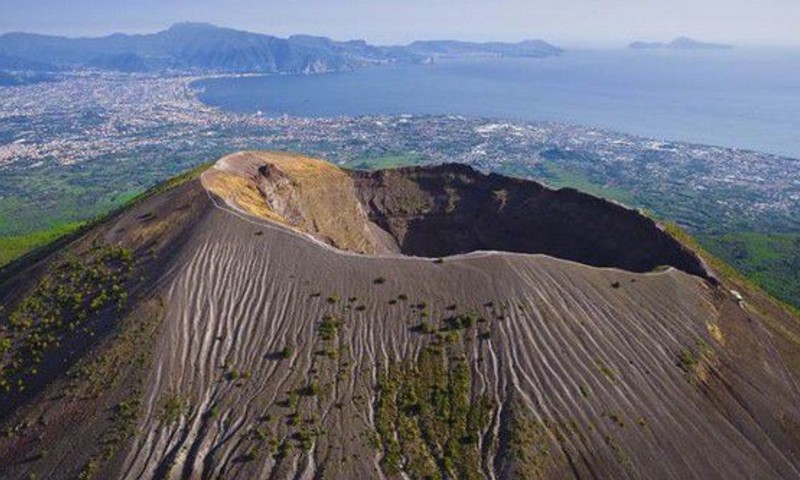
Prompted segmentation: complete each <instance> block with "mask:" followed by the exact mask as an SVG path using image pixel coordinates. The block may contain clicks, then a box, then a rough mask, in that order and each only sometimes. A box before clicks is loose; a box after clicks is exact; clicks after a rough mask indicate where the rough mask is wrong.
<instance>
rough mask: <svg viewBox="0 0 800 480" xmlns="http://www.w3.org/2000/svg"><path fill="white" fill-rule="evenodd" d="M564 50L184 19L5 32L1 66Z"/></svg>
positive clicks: (256, 67) (333, 63)
mask: <svg viewBox="0 0 800 480" xmlns="http://www.w3.org/2000/svg"><path fill="white" fill-rule="evenodd" d="M560 53H561V49H559V48H557V47H554V46H552V45H550V44H548V43H546V42H543V41H541V40H527V41H523V42H519V43H498V42H492V43H472V42H457V41H425V42H414V43H412V44H410V45H407V46H376V45H370V44H368V43H366V42H365V41H363V40H353V41H345V42H339V41H334V40H331V39H329V38H325V37H317V36H309V35H292V36H290V37H288V38H278V37H274V36H270V35H265V34H260V33H250V32H245V31H240V30H234V29H230V28H221V27H216V26H214V25H209V24H203V23H179V24H175V25H173V26H172V27H170V28H169V29H167V30H164V31H161V32H157V33H152V34H142V35H126V34H119V33H115V34H112V35H109V36H105V37H97V38H66V37H57V36H48V35H38V34H31V33H7V34H4V35H1V36H0V69H2V70H15V69H16V70H35V71H50V70H57V69H75V68H96V69H101V70H113V71H123V72H148V71H164V70H177V71H187V70H188V71H202V72H234V73H321V72H334V71H346V70H352V69H355V68H359V67H364V66H368V65H380V64H387V63H425V62H428V61H430V60H431V59H432V58H434V57H442V56H448V57H453V56H456V57H458V56H466V55H469V56H474V55H482V56H511V57H546V56H551V55H558V54H560Z"/></svg>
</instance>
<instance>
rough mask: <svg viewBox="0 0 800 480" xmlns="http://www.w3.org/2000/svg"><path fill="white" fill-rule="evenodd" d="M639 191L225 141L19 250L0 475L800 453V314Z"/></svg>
mask: <svg viewBox="0 0 800 480" xmlns="http://www.w3.org/2000/svg"><path fill="white" fill-rule="evenodd" d="M715 265H717V264H716V263H714V262H709V261H708V259H707V258H705V257H704V256H703V254H702V252H700V251H698V250H695V248H694V247H693V246H692V244H691V242H690V241H688V240H687V239H686V238H683V237H681V236H680V235H678V234H676V233H675V232H672V231H670V230H668V229H667V228H665V226H663V225H659V224H657V223H656V222H655V221H653V220H652V219H650V218H648V217H646V216H644V215H641V214H640V213H639V212H637V211H635V210H631V209H628V208H626V207H624V206H621V205H618V204H615V203H611V202H607V201H605V200H602V199H600V198H596V197H592V196H590V195H587V194H584V193H581V192H578V191H576V190H572V189H561V190H553V189H550V188H547V187H545V186H543V185H541V184H538V183H536V182H533V181H529V180H523V179H517V178H510V177H505V176H501V175H497V174H490V175H485V174H483V173H480V172H478V171H476V170H473V169H472V168H470V167H468V166H464V165H458V164H444V165H437V166H424V167H407V168H399V169H388V170H377V171H357V170H347V169H342V168H339V167H337V166H335V165H333V164H330V163H327V162H325V161H322V160H316V159H311V158H307V157H303V156H301V155H295V154H287V153H268V152H240V153H236V154H231V155H228V156H226V157H223V158H222V159H220V160H218V161H217V162H215V163H214V164H213V165H205V166H204V167H201V168H199V169H196V170H195V171H192V172H188V173H186V174H184V175H182V176H180V177H177V178H175V179H173V180H171V181H169V182H167V183H166V184H163V185H160V186H159V187H156V188H154V189H153V190H151V191H150V192H148V193H146V194H144V195H143V196H142V197H140V198H138V199H136V200H134V201H133V202H132V203H130V204H129V205H127V206H126V207H124V208H122V209H121V210H119V211H117V212H114V213H112V214H110V215H109V216H108V217H106V218H104V219H100V220H98V221H97V222H96V223H95V224H93V225H91V226H89V227H87V228H85V229H84V230H82V231H81V232H79V233H77V234H75V235H73V236H72V237H67V238H62V239H61V240H59V241H57V242H56V243H54V244H51V245H49V246H48V247H46V248H44V249H42V250H39V251H37V252H34V253H32V254H29V255H27V256H25V257H23V258H21V259H19V260H17V261H15V262H13V263H12V264H9V265H8V266H7V267H5V268H3V269H2V270H0V305H1V306H2V307H0V429H2V431H3V432H4V435H2V436H0V477H2V478H8V479H25V478H48V479H62V478H64V479H74V478H80V479H90V478H119V479H150V478H158V479H162V478H171V479H179V478H180V479H199V478H231V479H251V478H305V479H311V478H319V479H323V478H342V479H345V478H381V479H387V480H389V479H391V480H393V479H398V480H399V479H406V478H414V479H417V478H431V479H454V478H458V479H481V478H487V479H499V480H505V479H509V480H510V479H528V478H530V479H567V478H642V479H710V478H725V479H738V478H742V479H745V478H759V479H772V478H776V479H777V478H798V477H800V429H799V428H798V426H799V425H800V405H798V401H797V400H798V380H800V347H799V346H798V343H799V342H800V341H799V340H798V338H800V327H799V326H798V325H799V324H798V320H797V318H796V317H794V316H792V314H791V313H790V312H788V311H786V310H784V309H782V308H781V307H780V306H779V305H778V304H776V303H775V302H774V301H773V300H771V299H770V298H769V297H767V296H765V295H764V294H763V293H760V292H759V291H758V290H757V289H752V288H750V287H748V286H747V285H746V284H744V283H741V282H740V281H739V280H737V279H736V277H735V276H729V275H728V274H726V273H725V272H724V271H723V270H720V269H718V268H716V267H715Z"/></svg>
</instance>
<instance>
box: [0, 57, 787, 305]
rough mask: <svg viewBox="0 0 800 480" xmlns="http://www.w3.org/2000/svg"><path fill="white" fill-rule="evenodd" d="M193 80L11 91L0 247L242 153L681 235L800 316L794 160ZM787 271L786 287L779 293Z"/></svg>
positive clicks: (102, 80) (0, 162)
mask: <svg viewBox="0 0 800 480" xmlns="http://www.w3.org/2000/svg"><path fill="white" fill-rule="evenodd" d="M193 80H195V78H192V77H185V76H165V75H145V74H141V75H137V74H116V73H101V72H95V71H85V72H79V73H74V74H65V75H62V76H61V77H60V78H59V79H58V80H56V81H45V82H39V83H35V84H31V85H23V86H13V87H0V105H2V107H0V237H6V238H12V239H22V238H28V237H29V236H31V235H33V236H34V238H36V239H37V241H38V240H41V238H43V237H40V236H37V235H40V233H41V232H43V231H48V230H54V231H60V230H59V229H66V228H70V227H71V226H74V225H75V224H77V223H78V222H82V221H85V220H87V219H90V218H92V217H95V216H97V215H100V214H102V213H104V212H106V211H108V210H109V209H111V208H113V207H115V206H118V205H120V204H122V203H124V202H125V201H126V200H128V199H130V198H132V197H133V196H135V195H136V194H138V193H140V192H141V191H143V190H144V189H146V188H148V187H150V186H152V185H154V184H155V183H157V182H159V181H161V180H164V179H166V178H168V177H170V176H172V175H174V174H176V173H179V172H180V171H183V170H185V169H187V168H190V167H192V166H196V165H198V164H201V163H203V162H207V161H210V160H213V159H215V158H217V157H219V156H221V155H222V154H224V153H227V152H230V151H234V150H241V149H274V150H292V151H299V152H302V153H305V154H309V155H313V156H319V157H322V158H326V159H328V160H331V161H333V162H336V163H339V164H341V165H345V166H349V167H355V168H374V167H385V166H394V165H407V164H421V163H440V162H460V163H466V164H469V165H472V166H474V167H476V168H479V169H481V170H484V171H497V172H502V173H507V174H514V175H519V176H525V177H532V178H536V179H539V180H542V181H544V182H545V183H548V184H550V185H552V186H556V187H563V186H571V187H575V188H579V189H581V190H585V191H588V192H590V193H594V194H597V195H601V196H604V197H607V198H610V199H614V200H617V201H621V202H623V203H625V204H628V205H630V206H634V207H637V208H640V209H642V210H644V211H647V212H649V213H650V214H652V215H655V216H657V217H660V218H664V219H670V220H674V221H676V222H678V223H679V224H680V225H682V226H683V227H685V228H687V229H688V230H689V231H691V232H692V233H694V234H695V235H697V236H698V237H699V238H700V239H701V241H703V242H704V244H705V245H706V246H707V247H709V248H710V249H711V250H712V251H714V252H716V253H718V254H719V255H721V256H723V257H724V258H725V259H726V260H728V261H730V262H732V263H734V264H736V265H737V266H738V267H740V268H741V269H743V270H744V271H745V272H746V273H747V274H749V275H751V276H752V278H754V279H755V280H756V281H759V282H760V283H761V284H762V285H764V286H766V287H767V288H770V289H771V291H773V292H774V293H776V294H777V295H779V296H780V297H781V298H783V299H785V300H789V301H792V302H793V303H796V304H800V279H798V273H797V272H798V271H800V235H798V232H800V161H798V160H796V159H791V158H784V157H779V156H774V155H769V154H763V153H757V152H752V151H746V150H736V149H729V148H719V147H712V146H703V145H694V144H686V143H678V142H670V141H661V140H654V139H647V138H641V137H636V136H631V135H625V134H620V133H614V132H609V131H603V130H599V129H595V128H586V127H578V126H571V125H564V124H555V123H546V122H540V123H520V122H506V121H501V120H495V119H482V118H465V117H458V116H391V117H388V116H387V117H383V116H369V117H356V118H352V117H342V118H324V119H322V118H295V117H289V116H271V115H269V113H270V112H266V113H265V114H262V115H250V114H238V113H227V112H224V111H221V110H218V109H215V108H211V107H208V106H206V105H204V104H203V103H201V102H200V101H199V100H198V99H197V98H196V92H195V90H194V89H193V87H192V82H193ZM35 243H36V241H34V242H27V241H19V242H17V243H15V244H14V245H16V247H15V248H18V249H20V251H23V250H24V248H26V247H27V246H28V245H29V244H35ZM22 244H24V245H23V246H19V245H22ZM7 251H8V252H13V251H14V249H12V248H9V249H8V250H7ZM765 252H766V253H765ZM8 256H11V254H10V253H9V254H7V257H8ZM756 257H758V258H756ZM8 259H9V258H4V259H0V260H5V261H7V260H8ZM776 271H780V272H783V273H782V274H781V278H782V280H781V281H780V282H778V281H775V282H774V283H775V285H771V282H772V280H771V279H773V277H774V276H773V273H774V272H776ZM762 277H765V278H766V277H769V279H768V280H764V279H763V278H762Z"/></svg>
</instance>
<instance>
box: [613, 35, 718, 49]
mask: <svg viewBox="0 0 800 480" xmlns="http://www.w3.org/2000/svg"><path fill="white" fill-rule="evenodd" d="M628 47H629V48H633V49H636V50H660V49H663V50H729V49H731V48H733V46H732V45H725V44H721V43H709V42H700V41H697V40H694V39H691V38H689V37H678V38H676V39H674V40H672V41H671V42H668V43H664V42H633V43H631V44H630V45H628Z"/></svg>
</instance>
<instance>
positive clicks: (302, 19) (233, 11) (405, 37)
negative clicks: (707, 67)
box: [0, 0, 800, 46]
mask: <svg viewBox="0 0 800 480" xmlns="http://www.w3.org/2000/svg"><path fill="white" fill-rule="evenodd" d="M1 3H2V6H0V32H10V31H28V32H37V33H48V34H58V35H66V36H97V35H104V34H108V33H112V32H123V33H145V32H153V31H158V30H161V29H164V28H167V27H168V26H169V25H171V24H173V23H175V22H182V21H199V22H209V23H213V24H215V25H220V26H227V27H233V28H238V29H242V30H249V31H254V32H262V33H269V34H272V35H278V36H287V35H290V34H293V33H309V34H315V35H325V36H329V37H332V38H335V39H338V40H348V39H365V40H367V41H369V42H371V43H376V44H403V43H407V42H410V41H412V40H419V39H443V38H452V39H462V40H477V41H486V40H498V41H514V40H521V39H526V38H542V39H545V40H548V41H552V42H555V43H559V44H561V45H564V46H579V45H580V46H592V45H597V46H605V45H614V44H623V43H627V42H630V41H633V40H662V41H663V40H669V39H672V38H674V37H676V36H681V35H687V36H690V37H693V38H696V39H699V40H704V41H714V42H724V43H734V44H740V45H800V0H135V1H134V0H125V1H122V0H116V1H115V0H2V2H1Z"/></svg>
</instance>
